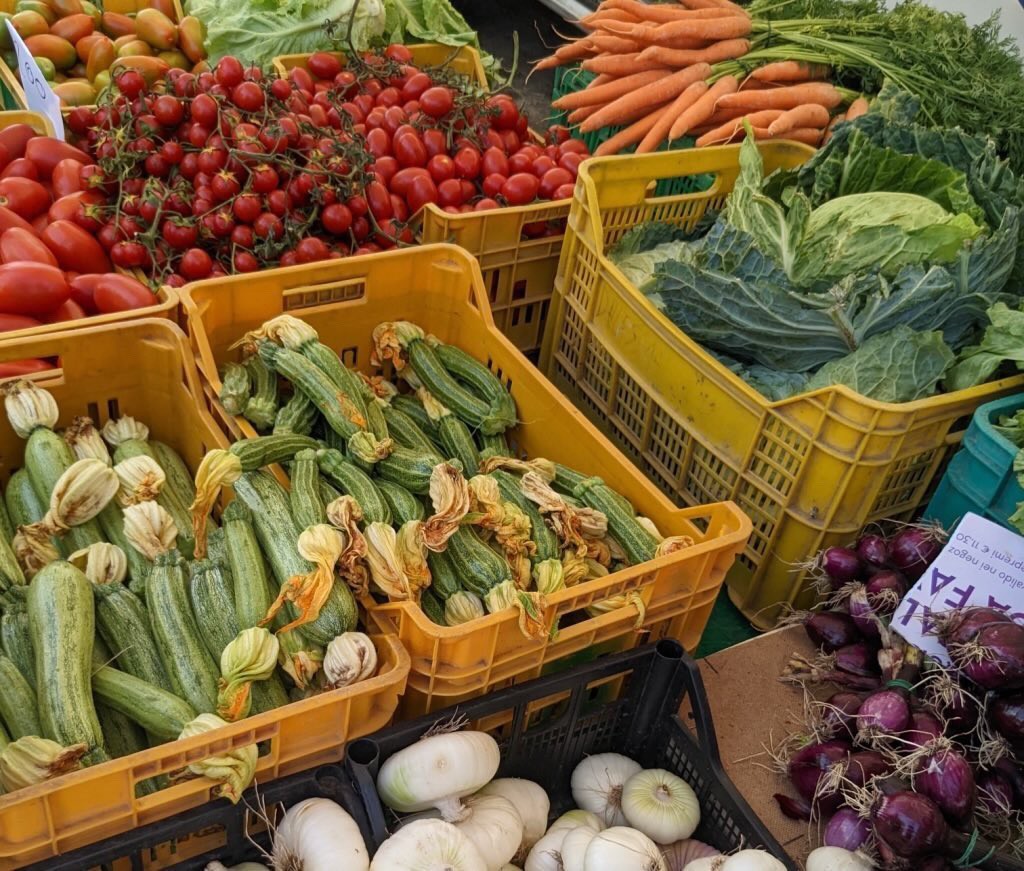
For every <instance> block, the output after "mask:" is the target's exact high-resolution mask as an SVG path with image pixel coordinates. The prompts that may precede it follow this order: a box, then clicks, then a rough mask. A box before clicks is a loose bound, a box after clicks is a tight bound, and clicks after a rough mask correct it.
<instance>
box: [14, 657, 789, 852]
mask: <svg viewBox="0 0 1024 871" xmlns="http://www.w3.org/2000/svg"><path fill="white" fill-rule="evenodd" d="M684 699H686V700H688V702H689V707H690V709H691V711H692V719H693V724H692V727H691V726H688V725H686V724H684V722H683V721H682V720H681V719H680V718H679V717H678V716H677V714H676V712H677V711H678V710H679V707H680V705H681V704H682V702H683V700H684ZM456 717H457V718H460V719H464V720H466V721H468V723H469V724H470V725H471V727H472V728H477V729H482V730H484V731H488V732H490V733H491V734H493V735H494V736H495V738H496V739H497V740H498V743H499V745H500V746H501V751H502V763H501V768H500V769H499V771H498V776H500V777H525V778H528V779H530V780H534V781H536V782H538V783H540V785H541V786H543V787H544V788H545V790H547V792H548V794H549V796H550V797H551V810H552V814H553V815H558V814H561V813H563V812H564V811H566V810H570V809H571V808H572V807H574V804H573V801H572V795H571V792H570V789H569V779H570V775H571V774H572V770H573V768H574V767H575V766H576V764H577V763H578V762H579V761H580V759H582V758H583V757H584V756H585V755H588V754H592V753H603V752H607V751H615V752H617V753H623V754H625V755H627V756H630V757H632V758H633V759H635V760H636V761H637V762H639V763H640V764H641V765H643V766H644V767H645V768H665V769H668V770H669V771H673V772H675V773H676V774H678V775H679V776H680V777H682V778H683V779H684V780H685V781H686V782H687V783H689V784H690V786H691V787H693V790H694V792H696V793H697V796H698V798H699V799H700V805H701V823H700V827H699V828H698V829H697V831H696V832H695V833H694V837H696V838H699V839H700V840H702V841H705V842H707V843H709V844H712V845H714V846H715V847H717V848H718V849H719V850H722V851H723V852H725V851H729V850H735V849H738V848H741V847H763V848H764V849H766V850H769V851H770V852H771V853H773V854H774V855H776V856H777V857H778V858H779V859H781V860H782V861H783V862H784V863H785V864H786V866H787V867H788V868H790V869H795V865H794V864H793V862H792V861H791V860H790V859H789V858H788V857H787V856H786V854H785V852H784V851H783V849H782V847H781V846H780V845H779V844H778V842H777V841H776V840H775V839H774V838H773V837H772V835H771V833H770V832H769V831H768V829H767V828H766V827H765V826H764V824H763V823H762V822H761V821H760V820H759V819H758V817H757V815H756V814H755V813H754V812H753V811H752V810H751V809H750V806H749V805H748V804H747V803H746V801H745V800H744V799H743V798H742V797H741V796H740V794H739V793H738V792H737V791H736V788H735V787H734V786H733V785H732V783H731V782H730V780H729V778H728V777H727V776H726V774H725V771H724V770H723V768H722V763H721V759H720V757H719V754H718V743H717V740H716V738H715V729H714V725H713V723H712V719H711V712H710V709H709V707H708V702H707V696H706V695H705V692H704V685H703V682H702V681H701V677H700V672H699V671H698V669H697V665H696V663H694V662H693V660H692V659H690V658H689V657H688V656H686V655H685V653H684V652H683V649H682V647H681V646H680V645H679V644H678V643H676V642H675V641H670V640H664V641H660V642H658V643H657V644H656V645H651V646H648V647H643V648H640V649H637V650H632V651H629V652H627V653H620V654H616V655H614V656H608V657H605V658H603V659H600V660H597V661H596V662H593V663H589V664H587V665H582V666H579V667H577V668H573V669H569V670H566V671H564V672H561V673H558V674H554V675H550V676H548V677H542V678H538V679H536V680H533V681H529V682H528V683H524V684H520V685H518V686H515V687H511V688H509V689H507V690H502V691H500V692H496V693H494V694H492V695H490V696H486V697H484V698H481V699H477V700H475V701H472V702H467V703H465V704H462V705H457V706H454V707H451V708H447V709H445V710H444V711H439V712H437V713H434V714H428V715H426V716H423V717H420V718H418V719H416V720H411V721H409V722H407V723H401V724H398V725H396V726H393V727H391V728H389V729H384V730H381V731H380V732H377V733H376V734H375V735H373V736H371V737H369V738H362V739H360V740H358V741H354V742H352V743H350V744H349V745H348V755H347V758H346V760H345V762H344V763H343V764H342V765H328V766H323V767H321V768H318V769H315V770H311V771H308V772H304V773H302V774H297V775H293V776H292V777H289V778H284V779H282V780H279V781H276V782H274V783H270V784H267V785H264V786H260V787H259V789H258V790H256V789H250V790H248V791H247V792H246V793H245V795H244V796H243V801H242V802H241V803H240V804H239V805H237V806H232V805H229V804H228V803H227V802H224V801H217V802H214V803H212V804H210V805H207V806H206V807H203V808H199V809H197V810H195V811H188V812H186V813H183V814H180V815H178V816H177V817H172V818H171V819H168V820H164V821H162V822H158V823H154V824H152V825H149V826H146V827H144V828H140V829H137V830H135V831H134V832H130V833H127V834H124V835H119V836H117V837H115V838H111V839H109V840H107V841H104V842H101V843H99V844H96V845H95V846H93V847H88V848H83V849H81V850H77V851H75V852H74V853H68V854H65V855H64V856H62V857H60V858H58V859H54V860H50V861H47V862H45V863H40V864H39V865H35V866H32V869H33V871H42V869H48V871H84V869H90V868H94V867H102V868H113V869H117V871H121V869H132V871H141V869H150V868H158V867H159V868H173V869H174V871H198V869H201V868H203V866H204V865H205V864H206V862H208V861H209V860H211V859H215V858H216V859H220V861H222V862H223V863H224V864H226V865H232V864H235V863H237V862H241V861H243V860H251V861H259V860H260V854H259V849H258V848H257V847H256V846H255V845H253V844H252V843H251V842H250V840H249V837H250V835H252V837H253V839H254V840H256V841H257V843H260V844H261V845H263V846H264V847H265V846H266V835H265V833H256V834H252V829H251V827H252V824H253V822H254V820H255V815H254V814H253V813H252V812H251V810H250V808H251V807H255V806H256V805H257V802H262V804H263V805H264V806H265V807H268V808H273V807H275V806H277V807H280V806H284V807H287V806H289V805H292V804H294V803H296V802H298V801H300V800H302V799H304V798H308V797H311V796H314V795H319V796H324V797H327V798H332V799H334V800H335V801H337V802H338V803H339V804H340V805H342V807H344V808H345V809H346V810H348V811H349V813H351V814H352V816H353V817H354V819H355V820H356V822H357V823H358V824H359V827H360V830H361V831H362V832H363V837H364V840H365V841H366V845H367V848H368V849H369V850H370V851H371V853H372V852H374V851H375V850H376V847H377V846H379V845H380V843H381V842H382V841H383V840H384V839H385V838H386V837H387V836H388V825H389V823H390V822H392V821H393V820H394V815H393V814H392V813H391V812H390V811H389V810H387V809H386V808H384V807H383V806H382V805H381V803H380V800H379V799H378V797H377V792H376V789H375V788H374V780H375V778H376V774H377V769H378V767H379V765H380V763H381V762H383V761H384V760H385V759H387V758H388V757H389V756H391V755H392V754H393V753H395V752H396V751H398V750H400V749H402V748H403V747H406V746H408V745H409V744H412V743H413V742H415V741H417V740H419V738H420V737H422V735H423V734H424V733H425V732H427V731H428V730H429V729H430V728H431V727H432V726H434V725H435V724H436V723H437V722H438V721H445V720H449V719H453V718H456ZM257 796H258V797H257ZM211 831H212V832H213V834H209V832H211ZM201 833H207V834H204V835H202V837H205V838H207V839H209V840H210V841H211V843H212V842H214V841H216V840H220V841H221V843H222V845H221V846H212V847H211V848H210V849H207V850H204V852H203V853H202V854H201V855H197V856H196V855H193V856H190V858H187V859H184V860H183V861H180V862H177V863H176V864H173V862H174V858H173V857H174V848H173V846H172V845H174V844H175V842H176V841H177V842H178V848H177V849H178V853H179V854H181V855H189V854H190V853H195V849H194V846H193V847H189V846H188V845H189V844H190V843H191V844H192V845H196V844H198V843H200V842H199V841H198V840H197V839H198V838H199V837H200V834H201ZM182 839H185V840H182ZM202 843H205V842H202ZM156 857H161V858H160V860H158V861H159V864H158V862H157V861H154V860H155V859H156ZM118 860H120V861H118Z"/></svg>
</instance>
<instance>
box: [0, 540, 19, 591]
mask: <svg viewBox="0 0 1024 871" xmlns="http://www.w3.org/2000/svg"><path fill="white" fill-rule="evenodd" d="M11 540H12V539H11V538H8V537H7V536H6V535H3V536H2V537H0V589H2V588H4V587H9V586H24V584H25V573H24V572H23V571H22V570H21V566H20V565H19V564H18V558H17V556H15V554H14V548H13V547H11Z"/></svg>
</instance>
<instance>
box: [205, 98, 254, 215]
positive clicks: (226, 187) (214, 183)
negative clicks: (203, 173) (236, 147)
mask: <svg viewBox="0 0 1024 871" xmlns="http://www.w3.org/2000/svg"><path fill="white" fill-rule="evenodd" d="M249 84H252V83H251V82H250V83H249ZM241 190H242V185H241V184H240V183H239V181H238V179H237V178H236V177H235V174H234V173H231V172H228V171H227V170H224V169H222V170H221V171H220V172H218V173H217V174H216V175H215V176H214V177H213V178H212V179H211V181H210V191H211V192H212V193H213V198H214V200H216V201H217V202H218V203H222V202H224V201H225V200H229V199H231V198H232V197H235V196H238V193H239V192H240V191H241Z"/></svg>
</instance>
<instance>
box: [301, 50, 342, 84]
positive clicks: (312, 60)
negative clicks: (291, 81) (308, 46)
mask: <svg viewBox="0 0 1024 871" xmlns="http://www.w3.org/2000/svg"><path fill="white" fill-rule="evenodd" d="M306 66H307V67H308V68H309V71H310V72H311V73H312V74H313V75H314V76H316V77H317V78H318V79H333V78H334V77H335V76H336V75H338V73H340V72H341V61H340V60H338V58H337V57H335V56H334V55H333V54H328V53H327V52H326V51H315V52H313V54H311V55H310V56H309V58H308V60H307V61H306Z"/></svg>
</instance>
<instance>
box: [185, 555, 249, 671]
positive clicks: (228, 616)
mask: <svg viewBox="0 0 1024 871" xmlns="http://www.w3.org/2000/svg"><path fill="white" fill-rule="evenodd" d="M188 591H189V599H190V600H191V601H192V613H193V614H195V616H196V624H197V625H198V626H199V634H200V636H201V637H202V639H203V643H204V644H205V645H206V649H207V650H208V651H209V652H210V656H211V657H212V658H213V661H214V663H219V662H220V655H221V653H222V652H223V651H224V648H225V647H227V646H228V644H230V643H231V642H232V641H234V640H235V636H236V635H238V618H237V617H235V602H234V594H233V591H232V589H231V581H230V580H229V579H228V578H227V577H225V573H224V572H223V571H221V569H220V566H218V565H217V563H216V562H214V561H213V560H212V559H205V560H197V561H196V562H194V563H192V564H191V565H190V566H189V578H188Z"/></svg>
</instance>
